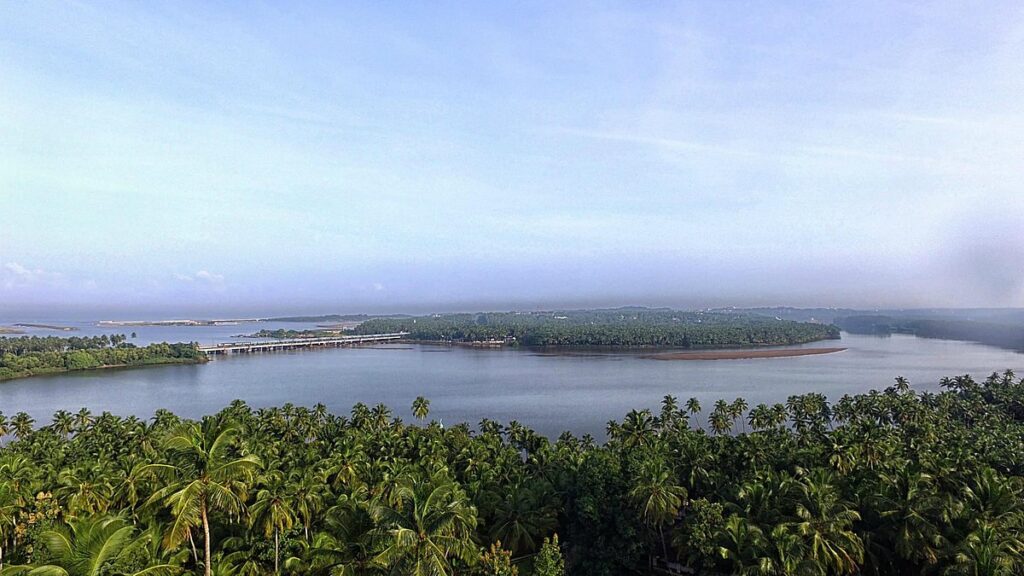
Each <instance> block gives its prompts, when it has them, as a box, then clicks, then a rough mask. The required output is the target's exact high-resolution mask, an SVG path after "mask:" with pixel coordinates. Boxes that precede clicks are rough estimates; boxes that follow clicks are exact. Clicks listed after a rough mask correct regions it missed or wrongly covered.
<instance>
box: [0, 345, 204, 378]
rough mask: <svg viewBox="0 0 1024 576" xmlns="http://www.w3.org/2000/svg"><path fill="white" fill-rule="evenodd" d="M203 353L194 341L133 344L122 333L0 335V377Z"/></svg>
mask: <svg viewBox="0 0 1024 576" xmlns="http://www.w3.org/2000/svg"><path fill="white" fill-rule="evenodd" d="M206 360H207V358H206V355H205V354H203V353H202V352H200V351H199V349H198V348H197V347H196V345H195V344H190V343H177V344H167V343H160V344H150V345H148V346H141V347H140V346H135V345H134V344H132V343H130V342H128V341H127V337H126V336H124V335H123V334H113V335H109V336H108V335H105V334H104V335H102V336H86V337H71V338H59V337H55V336H45V337H41V336H20V337H17V338H0V381H3V380H10V379H13V378H24V377H27V376H39V375H43V374H57V373H60V372H72V371H77V370H96V369H102V368H121V367H128V366H152V365H158V364H196V363H201V362H206Z"/></svg>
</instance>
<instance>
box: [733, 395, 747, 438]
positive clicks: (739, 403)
mask: <svg viewBox="0 0 1024 576" xmlns="http://www.w3.org/2000/svg"><path fill="white" fill-rule="evenodd" d="M746 411H747V401H746V400H744V399H743V398H737V399H735V400H733V402H732V404H729V417H730V418H731V419H732V421H733V422H735V421H736V420H737V419H739V421H740V423H742V424H743V431H744V432H746V429H747V423H746V420H744V419H743V414H744V413H745V412H746Z"/></svg>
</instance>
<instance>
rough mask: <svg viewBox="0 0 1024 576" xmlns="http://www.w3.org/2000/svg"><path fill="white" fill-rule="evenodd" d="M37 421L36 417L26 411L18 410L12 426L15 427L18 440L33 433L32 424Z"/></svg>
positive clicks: (15, 435)
mask: <svg viewBox="0 0 1024 576" xmlns="http://www.w3.org/2000/svg"><path fill="white" fill-rule="evenodd" d="M35 423H36V421H35V419H33V418H32V417H31V416H29V415H28V414H27V413H25V412H18V413H17V414H15V415H14V419H13V420H11V427H12V428H13V429H14V437H15V438H17V439H18V440H22V439H24V438H25V437H26V436H28V435H29V434H31V433H32V426H33V425H34V424H35Z"/></svg>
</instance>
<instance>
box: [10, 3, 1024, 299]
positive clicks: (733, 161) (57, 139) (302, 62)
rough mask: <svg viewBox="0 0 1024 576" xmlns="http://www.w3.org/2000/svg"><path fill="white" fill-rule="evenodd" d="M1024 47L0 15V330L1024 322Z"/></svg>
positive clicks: (423, 11) (610, 6)
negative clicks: (485, 318)
mask: <svg viewBox="0 0 1024 576" xmlns="http://www.w3.org/2000/svg"><path fill="white" fill-rule="evenodd" d="M300 4H301V5H300ZM1022 54H1024V4H1021V3H1019V2H985V3H982V4H977V3H966V2H891V1H886V2H856V3H808V2H764V3H743V2H695V3H646V2H645V3H637V2H623V3H614V2H594V3H575V2H537V3H526V2H515V3H507V4H500V3H496V2H487V3H484V2H480V3H400V2H392V3H383V2H367V3H355V2H352V3H334V2H330V3H327V2H325V3H314V2H308V3H284V2H268V3H241V2H239V3H221V2H195V3H187V2H167V3H158V2H146V3H115V2H109V3H108V2H96V3H82V2H61V3H56V2H55V3H46V2H39V3H28V2H5V3H2V4H0V312H3V313H5V314H7V315H11V314H15V315H17V314H19V313H21V314H39V313H52V314H62V313H68V314H70V313H79V314H86V315H88V314H93V313H94V314H99V315H114V316H118V315H120V316H124V315H133V314H134V315H138V314H158V315H163V316H167V315H170V316H175V315H188V314H218V315H230V314H262V313H278V312H317V311H322V312H333V311H345V312H359V311H371V312H374V311H384V310H395V311H426V310H447V309H471V308H480V307H482V308H499V309H507V308H511V307H537V306H540V307H546V306H568V305H581V306H584V305H620V304H648V305H673V306H682V307H690V306H712V305H729V304H736V305H762V304H791V305H837V306H953V305H957V306H961V305H962V306H997V305H998V306H1005V305H1017V306H1020V305H1024V232H1022V230H1024V138H1022V137H1021V134H1022V133H1024V98H1022V97H1021V94H1024V58H1022V56H1021V55H1022Z"/></svg>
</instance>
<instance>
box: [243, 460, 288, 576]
mask: <svg viewBox="0 0 1024 576" xmlns="http://www.w3.org/2000/svg"><path fill="white" fill-rule="evenodd" d="M249 513H250V515H251V522H252V525H253V526H259V527H261V528H263V535H264V536H266V537H267V538H270V537H271V536H273V538H274V574H280V558H281V554H280V538H281V532H283V531H285V530H289V529H291V527H292V525H293V524H295V511H294V510H293V509H292V503H291V502H290V499H289V495H288V494H287V493H286V492H285V485H284V481H283V480H282V479H281V477H280V474H279V473H276V472H272V473H271V474H268V475H267V476H266V477H265V478H264V487H263V488H261V489H260V490H259V491H258V492H257V493H256V501H255V502H254V503H253V505H252V508H251V509H250V510H249Z"/></svg>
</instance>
